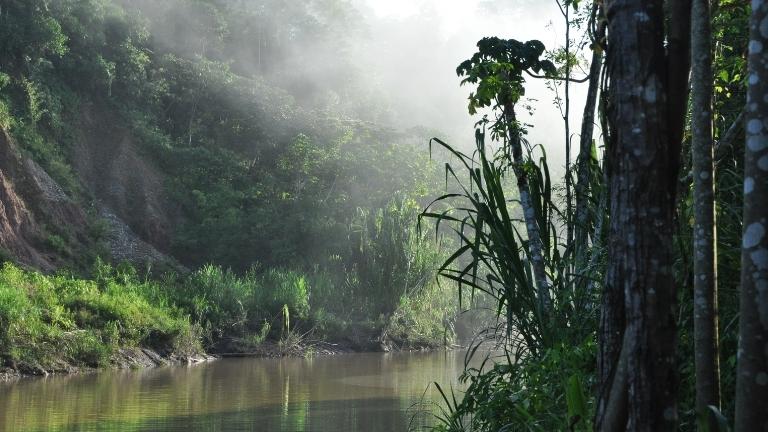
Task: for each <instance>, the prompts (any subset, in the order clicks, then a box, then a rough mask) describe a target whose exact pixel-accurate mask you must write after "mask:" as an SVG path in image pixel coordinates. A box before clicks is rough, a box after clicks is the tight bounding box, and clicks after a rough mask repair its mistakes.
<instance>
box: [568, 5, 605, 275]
mask: <svg viewBox="0 0 768 432" xmlns="http://www.w3.org/2000/svg"><path fill="white" fill-rule="evenodd" d="M596 14H597V17H596V19H598V20H600V22H599V24H598V27H597V33H596V34H595V42H594V44H595V46H594V47H593V48H592V63H591V65H590V68H589V87H588V89H587V102H586V104H585V105H584V116H583V117H582V123H581V140H580V142H579V155H578V157H577V164H578V166H577V168H576V171H577V173H576V177H577V181H576V226H575V236H576V243H575V245H574V250H575V257H576V259H575V262H576V271H577V272H583V271H584V270H585V269H584V266H585V264H586V263H587V255H588V251H589V244H588V243H589V232H590V226H589V225H590V223H589V215H590V212H589V209H590V207H591V205H590V199H589V193H590V191H589V182H590V177H591V170H590V167H591V165H592V142H593V135H594V130H595V107H596V105H597V94H598V92H599V90H600V73H601V72H602V69H603V47H602V45H601V44H602V39H603V38H604V37H605V27H606V25H605V21H604V20H602V19H601V18H602V8H601V9H600V10H598V11H597V12H596ZM579 284H580V285H581V283H579Z"/></svg>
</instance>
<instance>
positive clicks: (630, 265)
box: [596, 0, 690, 431]
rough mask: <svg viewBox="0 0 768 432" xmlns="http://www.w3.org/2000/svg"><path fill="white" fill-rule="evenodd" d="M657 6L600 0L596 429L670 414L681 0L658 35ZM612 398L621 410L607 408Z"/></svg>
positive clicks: (655, 0) (684, 60)
mask: <svg viewBox="0 0 768 432" xmlns="http://www.w3.org/2000/svg"><path fill="white" fill-rule="evenodd" d="M686 4H687V6H688V7H687V9H686V7H685V6H686ZM663 6H664V2H663V1H661V0H611V1H606V3H605V7H606V16H607V19H608V35H609V40H608V53H607V71H608V74H609V79H610V90H609V93H610V94H609V98H610V99H609V100H610V106H609V116H610V121H611V131H610V141H609V143H608V144H609V145H608V157H609V158H610V161H609V163H610V166H611V176H610V181H609V187H610V199H611V204H610V218H611V219H610V234H609V245H608V247H609V255H608V256H609V263H608V268H607V271H606V280H605V293H604V296H603V315H602V317H601V323H600V335H599V337H600V343H601V347H600V357H599V361H598V366H599V368H600V370H599V379H600V392H599V394H598V397H599V400H598V413H597V417H596V427H597V428H598V429H599V430H616V427H617V426H616V425H619V426H618V427H619V430H623V429H625V428H624V427H622V426H621V425H626V429H627V430H630V431H656V430H659V431H667V430H674V429H675V427H676V423H677V372H676V369H677V368H676V364H675V350H676V344H677V335H676V321H675V299H676V292H675V285H674V283H673V277H672V264H673V262H672V235H673V233H674V229H675V219H674V215H675V194H676V187H675V186H676V184H677V176H678V172H679V169H680V145H681V144H680V140H681V137H682V133H683V132H682V128H683V124H684V121H683V119H684V113H685V107H686V105H687V104H686V101H685V98H686V97H687V91H686V90H685V87H687V79H688V71H689V67H688V65H689V63H688V62H689V61H690V58H689V53H688V51H687V47H688V46H689V45H688V44H687V42H688V41H689V38H690V27H689V25H690V2H688V3H686V2H685V1H684V0H678V1H675V2H670V9H669V12H670V18H669V19H670V24H669V26H668V28H669V29H670V31H669V34H667V35H665V32H664V29H665V25H664V21H665V20H664V19H665V11H664V8H663ZM683 12H686V13H683ZM681 29H683V30H684V32H683V31H681ZM685 35H687V36H685ZM665 42H667V44H666V45H667V52H665ZM681 54H683V55H682V56H681ZM681 83H682V85H681ZM681 99H682V100H681ZM621 305H623V309H622V307H621ZM622 345H623V346H622ZM620 365H621V366H622V367H620ZM622 383H626V384H622ZM616 401H619V402H617V403H618V404H619V405H621V403H624V404H626V405H627V406H626V409H620V408H619V409H609V408H610V407H611V406H613V405H615V403H614V402H616ZM615 413H618V414H615ZM623 413H626V414H623ZM622 415H625V416H626V419H623V418H621V416H622ZM616 416H618V417H619V418H616Z"/></svg>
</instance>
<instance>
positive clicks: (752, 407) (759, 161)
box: [735, 0, 768, 432]
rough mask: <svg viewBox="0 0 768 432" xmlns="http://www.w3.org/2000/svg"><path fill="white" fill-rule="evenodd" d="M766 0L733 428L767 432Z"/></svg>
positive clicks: (753, 58)
mask: <svg viewBox="0 0 768 432" xmlns="http://www.w3.org/2000/svg"><path fill="white" fill-rule="evenodd" d="M767 25H768V2H766V1H765V0H753V1H752V17H751V18H750V23H749V27H750V41H749V60H748V62H749V78H748V82H749V87H748V89H747V110H746V121H747V124H746V125H747V126H746V136H747V140H746V147H745V149H744V237H743V241H742V251H741V305H740V318H739V356H738V366H737V371H736V372H737V378H736V428H735V429H736V431H737V432H741V431H745V432H746V431H768V409H766V406H767V404H768V69H767V65H768V28H767V27H766V26H767Z"/></svg>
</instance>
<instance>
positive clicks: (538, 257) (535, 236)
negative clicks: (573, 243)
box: [504, 104, 552, 329]
mask: <svg viewBox="0 0 768 432" xmlns="http://www.w3.org/2000/svg"><path fill="white" fill-rule="evenodd" d="M504 121H505V122H506V124H507V130H508V135H509V137H508V139H509V146H510V149H511V150H512V167H513V170H514V172H515V177H517V189H518V192H519V194H520V205H521V206H522V208H523V217H524V219H525V228H526V231H527V233H528V253H529V255H530V259H531V266H532V267H533V277H534V279H536V288H537V293H536V294H537V298H538V305H537V307H538V308H539V311H538V312H539V314H540V315H541V319H542V322H543V323H548V322H549V320H550V319H551V318H552V317H551V309H552V298H551V296H550V290H549V281H548V279H547V271H546V266H545V263H544V252H543V245H544V243H543V241H542V239H541V230H540V228H539V223H538V221H537V220H536V211H535V210H534V208H533V202H532V198H531V191H530V186H529V183H528V173H527V172H526V171H525V159H524V158H523V145H522V139H521V137H520V128H519V127H518V124H517V116H516V115H515V107H514V105H512V104H507V105H505V106H504ZM548 328H549V326H547V329H548Z"/></svg>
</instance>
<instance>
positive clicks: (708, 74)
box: [691, 0, 720, 431]
mask: <svg viewBox="0 0 768 432" xmlns="http://www.w3.org/2000/svg"><path fill="white" fill-rule="evenodd" d="M709 1H710V0H693V4H692V8H691V59H692V62H691V65H692V68H691V70H692V89H693V90H692V93H691V97H692V101H693V109H692V111H693V113H692V116H691V132H692V143H691V147H692V150H691V151H692V154H693V163H692V168H693V207H694V220H695V224H694V229H693V299H694V302H693V329H694V345H695V347H694V362H695V365H696V411H697V413H698V415H699V418H700V419H701V421H703V422H706V424H708V429H704V428H703V427H701V428H700V429H701V430H710V431H716V430H717V421H716V419H715V417H714V416H713V415H712V414H711V413H709V412H708V411H709V409H708V408H707V407H708V406H709V405H713V406H715V407H718V408H719V407H720V359H719V352H720V351H719V347H718V346H719V341H718V312H717V252H716V251H717V234H716V230H715V226H716V225H715V189H714V176H715V168H714V161H713V159H714V138H713V134H712V108H713V107H712V97H713V83H712V81H713V75H712V42H711V38H712V29H711V24H710V6H709ZM702 426H703V424H702Z"/></svg>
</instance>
